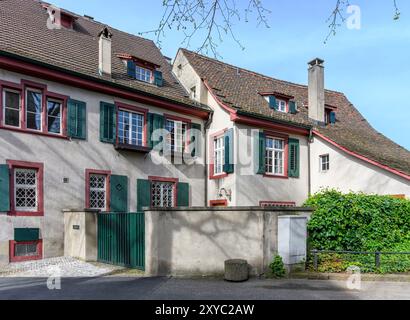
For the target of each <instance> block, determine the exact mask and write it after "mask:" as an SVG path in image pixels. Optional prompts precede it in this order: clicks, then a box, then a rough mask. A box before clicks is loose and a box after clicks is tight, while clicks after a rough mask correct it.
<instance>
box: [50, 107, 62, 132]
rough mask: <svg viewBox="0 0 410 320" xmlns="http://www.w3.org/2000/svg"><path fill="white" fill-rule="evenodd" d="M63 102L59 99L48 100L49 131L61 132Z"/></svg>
mask: <svg viewBox="0 0 410 320" xmlns="http://www.w3.org/2000/svg"><path fill="white" fill-rule="evenodd" d="M61 111H62V103H61V102H60V101H57V100H52V99H48V100H47V127H48V132H51V133H58V134H61V123H62V122H61Z"/></svg>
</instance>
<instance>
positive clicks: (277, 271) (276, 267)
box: [269, 255, 286, 278]
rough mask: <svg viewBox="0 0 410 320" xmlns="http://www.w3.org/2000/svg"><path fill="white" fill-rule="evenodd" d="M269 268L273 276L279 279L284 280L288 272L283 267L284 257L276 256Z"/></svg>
mask: <svg viewBox="0 0 410 320" xmlns="http://www.w3.org/2000/svg"><path fill="white" fill-rule="evenodd" d="M269 268H270V270H271V271H272V274H273V275H274V276H275V277H277V278H282V277H284V276H285V275H286V270H285V266H284V265H283V260H282V257H281V256H279V255H276V256H275V257H274V258H273V260H272V262H271V264H270V265H269Z"/></svg>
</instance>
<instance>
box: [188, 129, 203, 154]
mask: <svg viewBox="0 0 410 320" xmlns="http://www.w3.org/2000/svg"><path fill="white" fill-rule="evenodd" d="M190 140H191V143H192V144H194V146H193V149H192V152H191V156H192V157H200V156H201V150H202V131H201V125H200V124H198V123H191V136H190Z"/></svg>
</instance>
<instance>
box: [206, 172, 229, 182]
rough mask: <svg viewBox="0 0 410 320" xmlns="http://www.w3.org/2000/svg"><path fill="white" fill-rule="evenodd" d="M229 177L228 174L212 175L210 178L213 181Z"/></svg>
mask: <svg viewBox="0 0 410 320" xmlns="http://www.w3.org/2000/svg"><path fill="white" fill-rule="evenodd" d="M227 176H228V173H220V174H216V175H211V176H210V177H209V179H211V180H217V179H222V178H225V177H227Z"/></svg>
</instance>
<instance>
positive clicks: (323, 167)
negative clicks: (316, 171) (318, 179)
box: [319, 154, 330, 171]
mask: <svg viewBox="0 0 410 320" xmlns="http://www.w3.org/2000/svg"><path fill="white" fill-rule="evenodd" d="M329 160H330V159H329V155H328V154H324V155H321V156H320V157H319V163H320V171H328V170H329V168H330V161H329Z"/></svg>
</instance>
